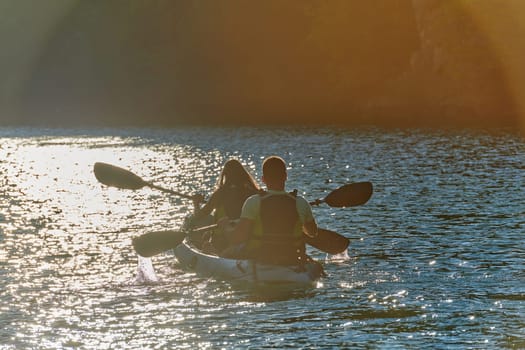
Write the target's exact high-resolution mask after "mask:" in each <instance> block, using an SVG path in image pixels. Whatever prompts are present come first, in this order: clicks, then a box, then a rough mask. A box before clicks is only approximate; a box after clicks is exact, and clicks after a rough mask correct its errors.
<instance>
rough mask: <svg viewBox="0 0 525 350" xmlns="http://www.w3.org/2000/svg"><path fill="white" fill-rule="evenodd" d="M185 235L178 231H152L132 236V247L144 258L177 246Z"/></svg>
mask: <svg viewBox="0 0 525 350" xmlns="http://www.w3.org/2000/svg"><path fill="white" fill-rule="evenodd" d="M184 237H186V233H185V232H180V231H154V232H148V233H145V234H143V235H141V236H138V237H135V238H133V248H135V251H136V252H137V254H138V255H140V256H143V257H145V258H149V257H152V256H154V255H157V254H160V253H162V252H165V251H166V250H170V249H173V248H175V247H176V246H178V245H179V244H181V243H182V241H183V240H184Z"/></svg>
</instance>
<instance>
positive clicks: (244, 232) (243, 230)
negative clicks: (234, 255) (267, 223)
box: [230, 218, 253, 244]
mask: <svg viewBox="0 0 525 350" xmlns="http://www.w3.org/2000/svg"><path fill="white" fill-rule="evenodd" d="M252 230H253V220H251V219H248V218H241V220H240V221H239V223H238V224H237V226H235V230H234V231H233V233H232V235H231V237H230V242H231V243H232V244H240V243H242V242H246V241H247V240H248V239H249V238H250V234H251V232H252Z"/></svg>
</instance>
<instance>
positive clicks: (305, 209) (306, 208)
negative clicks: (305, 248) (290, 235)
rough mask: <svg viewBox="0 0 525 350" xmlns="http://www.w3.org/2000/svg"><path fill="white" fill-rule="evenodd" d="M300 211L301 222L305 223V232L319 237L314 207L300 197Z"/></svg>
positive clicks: (313, 236)
mask: <svg viewBox="0 0 525 350" xmlns="http://www.w3.org/2000/svg"><path fill="white" fill-rule="evenodd" d="M297 206H298V208H297V209H298V212H299V217H300V218H301V222H302V223H303V232H304V233H305V234H306V235H307V236H310V237H312V238H315V237H317V223H316V222H315V218H314V215H313V213H312V207H311V206H310V204H309V203H308V202H307V201H306V199H304V198H302V197H300V198H298V204H297Z"/></svg>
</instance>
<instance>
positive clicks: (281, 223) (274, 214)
mask: <svg viewBox="0 0 525 350" xmlns="http://www.w3.org/2000/svg"><path fill="white" fill-rule="evenodd" d="M259 196H260V200H261V202H260V209H259V214H258V217H257V218H256V220H255V223H254V231H253V236H252V237H251V239H250V240H249V242H248V250H249V251H250V253H251V254H250V255H252V256H253V257H254V258H255V259H256V260H257V261H259V262H263V263H268V264H277V265H297V264H301V263H304V261H305V259H306V255H305V243H304V239H303V232H302V223H301V221H300V218H299V213H298V212H297V198H296V197H297V191H294V192H293V193H283V194H273V193H267V192H263V193H261V194H259Z"/></svg>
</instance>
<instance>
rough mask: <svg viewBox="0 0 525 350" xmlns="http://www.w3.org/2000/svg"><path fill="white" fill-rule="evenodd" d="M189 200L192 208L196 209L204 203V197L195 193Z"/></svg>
mask: <svg viewBox="0 0 525 350" xmlns="http://www.w3.org/2000/svg"><path fill="white" fill-rule="evenodd" d="M191 200H192V201H193V206H195V207H198V206H199V204H201V203H202V202H204V196H203V195H202V194H200V193H197V194H194V195H193V196H191Z"/></svg>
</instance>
